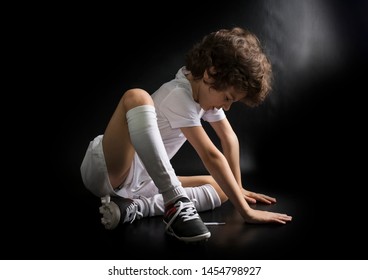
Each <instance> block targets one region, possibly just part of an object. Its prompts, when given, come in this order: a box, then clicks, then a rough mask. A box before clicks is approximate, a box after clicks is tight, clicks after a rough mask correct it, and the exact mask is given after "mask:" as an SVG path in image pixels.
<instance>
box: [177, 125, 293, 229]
mask: <svg viewBox="0 0 368 280" xmlns="http://www.w3.org/2000/svg"><path fill="white" fill-rule="evenodd" d="M181 131H182V132H183V134H184V135H185V137H186V138H187V139H188V141H189V143H190V144H191V145H192V146H193V148H194V149H195V150H196V151H197V153H198V155H199V157H200V158H201V160H202V162H203V164H204V165H205V167H206V168H207V170H208V172H209V173H210V174H211V175H212V177H213V178H214V179H215V180H216V182H217V183H218V184H219V185H220V187H221V188H222V190H223V191H224V193H225V194H226V195H227V197H228V198H229V200H230V201H231V202H232V204H233V205H234V207H235V209H236V210H237V211H238V212H239V214H240V215H241V216H242V217H243V218H244V220H245V221H246V222H248V223H270V222H275V223H282V224H285V223H286V222H287V221H291V217H290V216H288V215H286V214H280V213H274V212H269V211H260V210H256V209H252V208H251V207H250V206H249V204H248V203H247V201H246V200H245V199H244V197H243V193H242V191H241V189H240V188H239V185H238V182H237V181H236V179H235V177H234V175H233V172H232V170H231V168H230V166H229V163H228V161H227V159H226V158H225V156H224V155H223V154H222V153H221V152H220V151H219V149H217V147H216V146H215V145H214V144H213V143H212V141H211V139H210V138H209V137H208V135H207V133H206V131H205V130H204V129H203V127H202V126H195V127H185V128H181Z"/></svg>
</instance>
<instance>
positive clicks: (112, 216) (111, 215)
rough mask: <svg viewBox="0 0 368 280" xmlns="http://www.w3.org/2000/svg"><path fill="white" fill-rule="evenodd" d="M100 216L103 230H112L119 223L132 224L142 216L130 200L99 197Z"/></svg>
mask: <svg viewBox="0 0 368 280" xmlns="http://www.w3.org/2000/svg"><path fill="white" fill-rule="evenodd" d="M101 203H102V206H100V208H99V210H100V214H102V218H101V223H102V224H103V226H104V227H105V229H109V230H111V229H114V228H116V227H117V226H118V225H119V223H122V224H124V223H128V222H129V223H133V222H134V220H135V219H140V218H142V217H143V214H142V213H141V212H140V211H139V209H138V204H137V203H136V202H135V201H134V200H133V199H130V198H125V197H120V196H113V197H110V196H109V195H106V196H104V197H101Z"/></svg>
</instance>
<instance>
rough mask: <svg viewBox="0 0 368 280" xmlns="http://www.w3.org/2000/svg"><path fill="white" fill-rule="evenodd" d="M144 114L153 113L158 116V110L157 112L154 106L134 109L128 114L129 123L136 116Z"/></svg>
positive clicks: (141, 106)
mask: <svg viewBox="0 0 368 280" xmlns="http://www.w3.org/2000/svg"><path fill="white" fill-rule="evenodd" d="M142 112H152V113H154V114H155V115H156V110H155V107H154V106H152V105H140V106H137V107H134V108H132V109H130V110H129V111H128V112H127V113H126V117H127V121H129V120H131V119H132V118H134V115H136V114H141V113H142Z"/></svg>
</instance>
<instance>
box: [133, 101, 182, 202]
mask: <svg viewBox="0 0 368 280" xmlns="http://www.w3.org/2000/svg"><path fill="white" fill-rule="evenodd" d="M126 118H127V122H128V128H129V133H130V138H131V141H132V144H133V146H134V148H135V150H136V152H137V154H138V156H139V157H140V159H141V160H142V162H143V164H144V166H145V168H146V170H147V172H148V174H149V175H150V176H151V178H152V180H153V182H154V183H155V185H156V186H157V188H158V189H159V192H160V193H161V194H162V196H163V200H164V203H165V205H168V204H170V203H173V202H175V201H176V200H177V199H178V198H180V197H187V195H186V193H185V191H184V189H183V187H182V186H181V183H180V181H179V180H178V178H177V176H176V174H175V171H174V169H173V167H172V165H171V163H170V159H169V157H168V155H167V153H166V149H165V146H164V143H163V141H162V138H161V134H160V131H159V129H158V125H157V116H156V111H155V107H153V106H150V105H142V106H138V107H135V108H133V109H131V110H129V111H128V112H127V113H126Z"/></svg>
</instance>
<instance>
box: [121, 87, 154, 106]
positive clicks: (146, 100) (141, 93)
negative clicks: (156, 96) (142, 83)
mask: <svg viewBox="0 0 368 280" xmlns="http://www.w3.org/2000/svg"><path fill="white" fill-rule="evenodd" d="M121 102H122V103H123V105H124V108H125V110H126V111H128V110H130V109H132V108H134V107H137V106H141V105H152V106H153V100H152V98H151V96H150V94H149V93H148V92H147V91H145V90H143V89H140V88H134V89H129V90H127V91H126V92H125V93H124V95H123V97H122V98H121Z"/></svg>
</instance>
